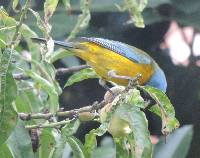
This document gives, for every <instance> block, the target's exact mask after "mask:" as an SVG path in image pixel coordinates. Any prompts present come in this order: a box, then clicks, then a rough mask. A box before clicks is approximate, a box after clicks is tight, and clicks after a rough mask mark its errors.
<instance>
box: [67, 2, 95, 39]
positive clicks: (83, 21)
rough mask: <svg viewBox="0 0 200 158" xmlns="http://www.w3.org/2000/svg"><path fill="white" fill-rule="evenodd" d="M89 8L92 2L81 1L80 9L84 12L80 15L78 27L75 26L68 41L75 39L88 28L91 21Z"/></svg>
mask: <svg viewBox="0 0 200 158" xmlns="http://www.w3.org/2000/svg"><path fill="white" fill-rule="evenodd" d="M89 7H90V1H88V0H80V9H81V11H82V14H81V15H79V17H78V21H77V23H76V25H75V26H74V28H73V30H72V31H71V33H70V35H69V37H68V38H67V39H68V40H69V39H72V38H74V37H75V36H76V34H77V33H78V32H80V31H81V30H82V29H84V28H85V27H87V26H88V24H89V21H90V19H91V15H90V8H89Z"/></svg>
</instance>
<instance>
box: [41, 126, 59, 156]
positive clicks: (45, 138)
mask: <svg viewBox="0 0 200 158" xmlns="http://www.w3.org/2000/svg"><path fill="white" fill-rule="evenodd" d="M53 133H54V129H48V128H45V129H42V131H41V134H40V137H39V140H40V147H39V157H41V158H43V157H49V154H50V153H51V151H52V150H54V148H55V144H56V141H55V138H54V135H53Z"/></svg>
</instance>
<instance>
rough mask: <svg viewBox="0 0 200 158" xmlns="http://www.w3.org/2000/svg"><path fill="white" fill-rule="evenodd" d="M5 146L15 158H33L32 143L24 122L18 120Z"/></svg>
mask: <svg viewBox="0 0 200 158" xmlns="http://www.w3.org/2000/svg"><path fill="white" fill-rule="evenodd" d="M7 144H8V146H9V149H10V150H11V151H12V153H13V155H14V157H16V158H18V157H19V158H26V157H28V158H34V154H33V150H32V142H31V138H30V136H29V133H28V130H27V129H25V127H24V122H23V121H21V120H18V122H17V126H16V127H15V130H14V131H13V132H12V134H11V136H10V137H9V139H8V141H7Z"/></svg>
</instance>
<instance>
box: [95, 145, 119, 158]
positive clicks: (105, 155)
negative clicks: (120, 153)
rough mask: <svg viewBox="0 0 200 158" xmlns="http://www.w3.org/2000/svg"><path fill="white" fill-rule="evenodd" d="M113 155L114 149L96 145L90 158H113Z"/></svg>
mask: <svg viewBox="0 0 200 158" xmlns="http://www.w3.org/2000/svg"><path fill="white" fill-rule="evenodd" d="M114 157H115V149H114V148H113V147H110V146H108V147H107V146H106V147H104V146H103V147H98V148H96V149H95V150H94V152H93V155H92V158H114Z"/></svg>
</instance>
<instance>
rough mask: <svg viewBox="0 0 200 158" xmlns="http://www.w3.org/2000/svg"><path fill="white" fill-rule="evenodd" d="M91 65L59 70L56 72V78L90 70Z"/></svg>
mask: <svg viewBox="0 0 200 158" xmlns="http://www.w3.org/2000/svg"><path fill="white" fill-rule="evenodd" d="M89 67H90V66H89V65H80V66H73V67H70V68H59V69H57V71H56V76H62V75H65V74H68V73H72V72H77V71H80V70H82V69H85V68H89Z"/></svg>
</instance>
